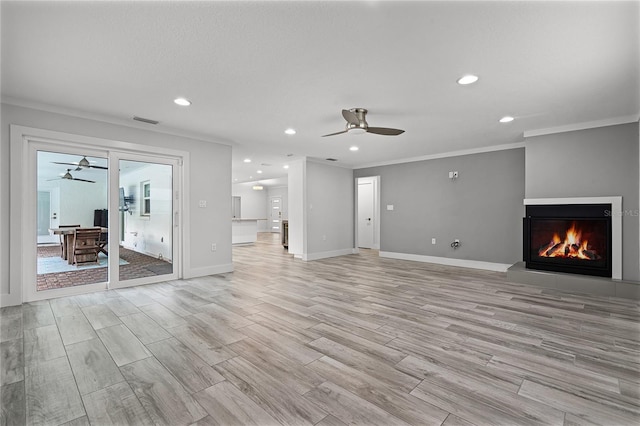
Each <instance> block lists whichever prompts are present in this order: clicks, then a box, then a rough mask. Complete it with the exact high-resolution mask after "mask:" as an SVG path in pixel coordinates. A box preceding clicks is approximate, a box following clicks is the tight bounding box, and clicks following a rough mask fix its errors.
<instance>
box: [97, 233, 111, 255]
mask: <svg viewBox="0 0 640 426" xmlns="http://www.w3.org/2000/svg"><path fill="white" fill-rule="evenodd" d="M107 244H109V233H108V232H100V239H99V240H98V247H99V250H100V251H101V252H102V253H104V254H105V256H109V252H108V251H107V249H106V248H105V247H106V246H107Z"/></svg>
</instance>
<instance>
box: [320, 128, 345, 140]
mask: <svg viewBox="0 0 640 426" xmlns="http://www.w3.org/2000/svg"><path fill="white" fill-rule="evenodd" d="M347 132H348V130H343V131H341V132H335V133H329V134H328V135H322V137H323V138H324V137H326V136H335V135H340V134H342V133H347Z"/></svg>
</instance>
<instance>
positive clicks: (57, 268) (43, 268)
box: [38, 253, 129, 274]
mask: <svg viewBox="0 0 640 426" xmlns="http://www.w3.org/2000/svg"><path fill="white" fill-rule="evenodd" d="M107 260H108V257H107V256H106V255H105V254H104V253H100V254H99V255H98V262H99V263H97V264H96V263H86V264H82V265H70V264H69V262H67V261H66V260H64V259H63V258H61V257H60V256H55V257H39V258H38V274H57V273H60V272H73V271H84V270H86V269H95V268H106V267H107ZM128 264H129V262H127V261H126V260H123V259H120V265H128Z"/></svg>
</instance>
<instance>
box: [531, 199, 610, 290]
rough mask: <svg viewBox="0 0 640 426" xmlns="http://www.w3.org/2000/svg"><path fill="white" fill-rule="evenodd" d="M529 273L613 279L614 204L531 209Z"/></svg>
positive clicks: (548, 206)
mask: <svg viewBox="0 0 640 426" xmlns="http://www.w3.org/2000/svg"><path fill="white" fill-rule="evenodd" d="M523 222H524V223H523V238H522V241H523V256H524V261H525V264H526V267H527V268H528V269H539V270H543V271H555V272H568V273H574V274H582V275H594V276H599V277H611V265H612V262H611V204H554V205H528V206H526V215H525V217H524V219H523Z"/></svg>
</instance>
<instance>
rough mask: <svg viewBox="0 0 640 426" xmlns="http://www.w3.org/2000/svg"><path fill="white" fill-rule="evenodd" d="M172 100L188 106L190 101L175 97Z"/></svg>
mask: <svg viewBox="0 0 640 426" xmlns="http://www.w3.org/2000/svg"><path fill="white" fill-rule="evenodd" d="M173 102H175V103H176V104H177V105H180V106H189V105H191V101H190V100H189V99H185V98H176V99H174V100H173Z"/></svg>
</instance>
